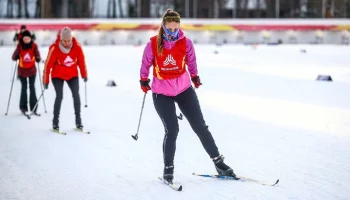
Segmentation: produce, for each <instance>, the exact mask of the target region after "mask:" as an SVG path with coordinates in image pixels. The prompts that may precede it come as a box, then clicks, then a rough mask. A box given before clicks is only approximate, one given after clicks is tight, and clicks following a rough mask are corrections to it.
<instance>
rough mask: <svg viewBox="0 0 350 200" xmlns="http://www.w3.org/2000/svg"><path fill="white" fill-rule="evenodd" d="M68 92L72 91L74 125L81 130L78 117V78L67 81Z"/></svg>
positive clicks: (79, 103)
mask: <svg viewBox="0 0 350 200" xmlns="http://www.w3.org/2000/svg"><path fill="white" fill-rule="evenodd" d="M67 83H68V86H69V88H70V90H71V91H72V97H73V103H74V112H75V124H76V126H77V128H83V124H82V122H81V116H80V110H81V109H80V107H81V102H80V95H79V78H78V77H74V78H72V79H69V80H68V81H67Z"/></svg>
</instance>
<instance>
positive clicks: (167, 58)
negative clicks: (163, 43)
mask: <svg viewBox="0 0 350 200" xmlns="http://www.w3.org/2000/svg"><path fill="white" fill-rule="evenodd" d="M169 64H172V65H176V61H175V60H174V58H173V57H172V56H171V54H169V55H168V56H167V57H166V59H165V60H164V62H163V65H164V66H167V65H169Z"/></svg>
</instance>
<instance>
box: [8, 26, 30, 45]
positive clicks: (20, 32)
mask: <svg viewBox="0 0 350 200" xmlns="http://www.w3.org/2000/svg"><path fill="white" fill-rule="evenodd" d="M24 31H28V30H27V26H26V25H21V29H20V30H19V33H15V36H14V37H13V41H14V42H17V41H18V42H19V41H20V40H21V38H22V33H23V32H24ZM30 37H31V38H32V39H33V40H35V35H34V33H31V34H30Z"/></svg>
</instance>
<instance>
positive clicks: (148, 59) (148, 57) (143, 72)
mask: <svg viewBox="0 0 350 200" xmlns="http://www.w3.org/2000/svg"><path fill="white" fill-rule="evenodd" d="M153 60H154V55H153V52H152V42H151V41H149V42H148V43H147V45H146V47H145V50H144V51H143V56H142V64H141V69H140V77H141V78H148V75H149V69H150V68H151V66H152V64H153Z"/></svg>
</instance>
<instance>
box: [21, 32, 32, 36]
mask: <svg viewBox="0 0 350 200" xmlns="http://www.w3.org/2000/svg"><path fill="white" fill-rule="evenodd" d="M21 34H22V37H25V36H29V37H32V34H30V32H29V31H23V32H22V33H21Z"/></svg>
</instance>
